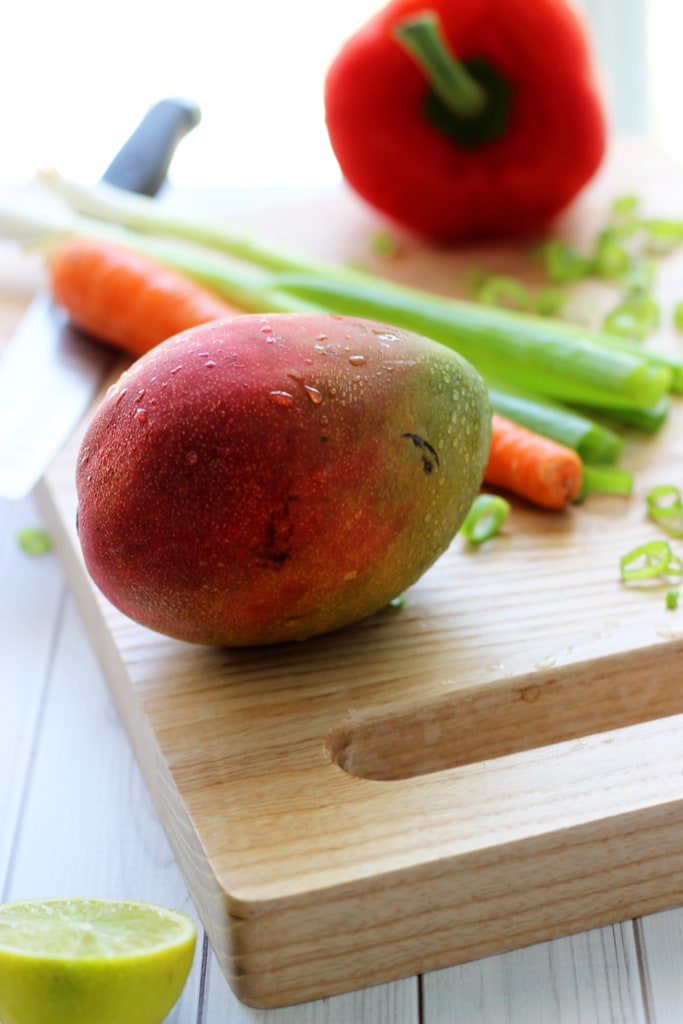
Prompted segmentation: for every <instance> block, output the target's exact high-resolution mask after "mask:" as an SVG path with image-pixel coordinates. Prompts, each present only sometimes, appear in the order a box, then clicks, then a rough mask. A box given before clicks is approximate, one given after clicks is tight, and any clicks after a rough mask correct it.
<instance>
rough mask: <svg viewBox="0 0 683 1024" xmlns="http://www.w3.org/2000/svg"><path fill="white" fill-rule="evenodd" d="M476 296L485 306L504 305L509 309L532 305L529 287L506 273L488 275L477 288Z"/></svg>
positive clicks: (526, 307)
mask: <svg viewBox="0 0 683 1024" xmlns="http://www.w3.org/2000/svg"><path fill="white" fill-rule="evenodd" d="M476 298H477V301H478V302H482V303H483V304H484V305H485V306H504V307H506V308H508V309H528V308H529V305H530V301H529V292H528V290H527V288H525V286H524V285H523V284H522V283H521V281H517V280H516V279H515V278H514V277H507V276H506V275H504V274H492V275H491V276H490V277H487V278H486V279H485V280H484V281H483V282H482V283H481V284H480V286H479V288H478V289H477V292H476Z"/></svg>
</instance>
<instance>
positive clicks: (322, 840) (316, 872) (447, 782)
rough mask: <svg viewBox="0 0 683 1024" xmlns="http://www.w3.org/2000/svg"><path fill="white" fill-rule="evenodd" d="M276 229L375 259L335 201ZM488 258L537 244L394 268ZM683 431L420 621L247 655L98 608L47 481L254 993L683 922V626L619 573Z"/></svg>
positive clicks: (235, 975) (92, 612) (351, 980)
mask: <svg viewBox="0 0 683 1024" xmlns="http://www.w3.org/2000/svg"><path fill="white" fill-rule="evenodd" d="M622 160H623V155H622V154H620V160H619V161H618V162H617V164H616V165H615V163H614V161H613V162H612V164H611V165H610V167H609V168H608V169H607V172H606V174H605V176H604V177H603V178H602V179H601V180H600V181H599V182H597V183H596V188H595V189H594V190H593V191H592V192H591V193H590V194H589V195H588V196H587V197H586V201H585V203H584V204H583V205H582V206H581V208H579V209H577V210H576V211H574V213H573V215H572V219H571V221H568V222H567V224H566V225H564V231H565V232H567V231H569V232H574V233H575V236H576V237H577V238H580V237H581V234H582V232H583V233H586V232H589V231H591V230H595V228H596V226H597V224H598V223H599V217H600V214H601V211H604V207H605V204H606V202H607V199H608V197H609V196H610V195H611V194H612V193H615V192H618V191H619V190H620V189H621V188H622V182H621V177H620V175H622V174H623V173H624V172H626V171H628V172H629V174H630V177H628V180H629V182H631V181H632V180H633V164H632V163H627V162H623V163H622ZM638 168H639V171H640V174H641V178H640V187H641V188H642V189H643V190H644V194H645V196H646V198H647V201H648V202H651V203H652V204H653V206H654V207H655V210H659V211H660V212H663V213H665V214H666V215H670V214H672V213H676V212H679V209H680V205H681V194H680V193H681V178H680V172H679V171H678V169H674V168H672V167H671V166H670V165H669V164H668V163H667V162H666V161H659V160H658V159H654V158H652V157H651V155H650V153H649V151H646V152H645V153H644V154H643V156H642V158H641V160H640V163H639V164H638ZM676 185H677V186H678V190H676ZM676 201H677V203H678V209H677V208H676V207H675V203H676ZM219 214H220V210H219ZM245 222H247V223H248V224H250V225H254V226H255V227H256V228H257V229H258V228H260V227H262V226H263V225H262V224H261V223H260V222H259V216H256V215H254V216H250V215H247V216H245ZM264 223H267V224H268V225H269V226H270V228H271V231H272V233H273V234H274V235H275V236H280V237H282V238H285V239H287V238H290V239H293V240H294V241H296V242H297V243H299V244H301V245H304V246H306V247H308V248H310V249H312V250H314V251H320V252H322V253H323V254H324V255H334V256H336V257H337V258H340V259H347V258H348V259H357V258H359V254H362V253H365V254H368V253H369V252H370V248H371V246H370V239H371V234H372V232H373V231H376V230H377V224H376V223H375V222H374V221H373V219H372V217H371V216H370V215H369V213H368V211H366V210H364V209H363V208H362V207H360V206H359V205H358V204H356V203H355V202H354V201H353V200H352V198H351V197H349V196H347V195H344V194H340V195H339V196H334V197H331V198H330V197H323V198H320V199H314V200H312V201H309V202H307V203H306V204H303V205H302V206H301V207H291V206H287V205H283V206H278V207H277V208H276V209H274V210H272V211H271V212H270V214H269V219H268V220H267V222H264ZM483 260H486V261H487V265H488V266H490V267H493V268H495V269H501V268H503V267H508V268H512V267H515V268H517V269H516V271H515V272H516V273H519V272H520V269H523V268H525V267H526V265H527V264H526V262H525V257H524V254H523V252H522V251H521V249H520V248H516V249H515V248H512V247H511V248H510V249H504V250H502V249H495V250H494V249H488V250H481V251H476V252H473V251H468V252H467V253H461V254H459V255H458V256H455V255H453V254H448V253H438V252H437V253H435V252H432V251H428V250H425V249H424V248H423V247H419V246H417V245H413V246H412V247H411V245H410V244H409V243H406V247H405V250H404V254H403V256H402V258H401V259H400V261H399V262H398V263H392V265H391V267H389V268H386V270H387V272H389V271H391V272H392V273H393V276H394V277H396V278H399V279H401V277H405V279H407V280H410V281H412V282H415V283H420V284H424V283H427V282H430V283H431V284H432V285H433V286H434V287H435V289H437V290H445V289H446V283H447V282H453V281H459V282H461V281H462V277H463V274H464V271H465V269H466V268H467V266H471V265H473V264H476V263H477V261H483ZM368 261H369V262H370V261H371V258H368ZM679 266H680V264H679ZM675 270H676V260H672V261H671V263H670V264H669V265H668V268H667V274H668V275H669V276H668V278H667V275H666V274H664V275H663V280H662V288H663V291H664V298H665V299H668V300H673V298H674V297H675V283H676V278H675ZM524 272H526V271H524ZM661 335H662V337H661V338H660V339H658V340H660V341H661V342H662V343H663V344H674V343H675V339H674V338H673V337H672V334H671V332H670V331H669V332H667V331H666V330H665V329H663V331H662V332H661ZM680 428H681V419H680V410H676V411H675V414H674V415H673V416H672V418H671V422H670V423H669V424H668V425H667V427H666V428H665V430H664V431H663V432H662V434H661V436H659V437H657V438H656V439H655V440H649V441H643V440H642V439H636V438H633V439H632V440H630V441H629V444H628V445H627V451H626V453H625V457H624V460H623V461H624V463H625V464H626V465H628V466H629V468H632V469H633V470H634V471H635V472H636V481H637V485H636V492H635V494H634V495H633V497H632V498H631V499H629V500H625V499H623V498H591V499H590V500H589V501H587V502H586V503H585V504H583V505H581V506H577V507H574V508H571V509H569V510H568V511H567V512H566V513H563V514H561V515H549V514H547V513H539V512H535V511H534V510H532V509H530V508H527V507H524V506H522V505H521V504H519V503H515V504H514V507H513V514H512V516H511V519H510V521H509V523H508V525H507V527H506V529H505V531H504V533H503V534H502V535H500V536H499V537H497V538H495V539H494V540H493V541H491V542H489V543H488V544H487V545H486V546H484V547H483V548H481V549H478V550H476V551H472V550H469V549H468V548H467V547H466V546H465V545H464V544H463V543H462V542H461V541H460V540H459V539H456V541H455V542H454V543H453V545H452V546H451V549H450V550H449V551H448V552H447V554H446V555H445V556H443V557H442V558H441V559H440V560H439V562H438V563H437V564H436V565H435V566H434V567H433V569H432V570H430V571H429V572H428V573H427V574H426V576H425V577H424V578H423V579H422V580H421V581H420V582H419V583H418V584H417V585H416V586H415V587H413V588H411V590H410V591H409V593H408V594H407V600H406V604H405V606H404V607H403V608H402V609H399V610H387V611H386V612H384V613H382V614H380V615H378V616H375V617H373V618H372V619H369V620H367V621H366V622H364V623H361V624H359V625H357V626H355V627H352V628H350V629H347V630H344V631H342V632H340V633H338V634H334V635H331V636H328V637H323V638H319V639H316V640H313V641H307V642H306V643H305V644H301V645H295V646H287V647H281V648H273V649H270V650H261V651H232V652H231V651H215V650H205V649H201V648H195V647H191V646H189V645H183V644H179V643H176V642H174V641H170V640H168V639H166V638H163V637H160V636H158V635H156V634H152V633H150V632H148V631H146V630H144V629H142V628H141V627H138V626H136V625H135V624H134V623H131V622H130V621H128V620H126V619H124V618H123V617H122V616H121V615H119V614H118V613H117V612H116V611H115V610H114V609H113V608H111V606H109V605H108V604H107V602H106V601H104V599H103V598H102V597H101V596H100V595H99V594H98V593H97V592H96V591H95V589H94V588H93V587H92V585H91V584H90V582H89V580H88V578H87V575H86V573H85V571H84V568H83V565H82V561H81V557H80V552H79V549H78V544H77V538H76V535H75V526H74V524H75V494H74V486H73V473H74V465H75V459H76V453H77V447H78V443H79V435H78V434H77V435H76V436H74V438H72V439H71V441H70V442H69V444H68V445H67V446H66V447H65V449H64V451H63V452H62V454H61V455H60V457H59V459H58V460H57V462H56V463H55V465H54V466H53V467H52V468H51V470H50V472H49V473H48V475H47V477H46V479H45V481H44V482H43V484H42V486H41V489H40V499H41V504H42V507H43V510H44V514H45V516H46V519H47V521H48V523H49V525H50V527H51V529H52V530H53V532H54V533H55V536H56V537H57V541H58V546H59V550H60V552H61V555H62V558H63V562H64V565H65V567H66V571H67V575H68V578H69V579H70V582H71V585H72V589H73V592H74V594H75V596H76V599H77V600H78V603H79V606H80V609H81V613H82V615H83V617H84V621H85V622H86V624H87V627H88V630H89V633H90V636H91V638H92V640H93V643H94V645H95V648H96V650H97V652H98V655H99V657H100V660H101V664H102V666H103V669H104V672H105V675H106V677H107V680H108V682H109V685H110V687H111V690H112V694H113V696H114V699H115V701H116V703H117V707H118V709H119V712H120V714H121V716H122V719H123V721H124V722H125V724H126V727H127V729H128V732H129V735H130V737H131V741H132V743H133V746H134V749H135V751H136V753H137V756H138V759H139V761H140V765H141V768H142V771H143V774H144V777H145V779H146V781H147V784H148V786H149V788H150V791H151V794H152V796H153V798H154V800H155V803H156V806H157V809H158V811H159V814H160V816H161V819H162V821H163V822H164V825H165V828H166V830H167V833H168V836H169V839H170V842H171V844H172V846H173V849H174V851H175V854H176V857H177V858H178V861H179V863H180V865H181V868H182V870H183V872H184V875H185V878H186V880H187V883H188V885H189V888H190V891H191V893H192V895H193V897H194V899H195V902H196V904H197V907H198V909H199V912H200V915H201V917H202V920H203V923H204V926H205V928H206V930H207V933H208V935H209V937H210V939H211V942H212V945H213V947H214V950H215V953H216V956H217V958H218V961H219V962H220V964H221V967H222V969H223V970H224V972H225V974H226V976H227V977H228V980H229V981H230V983H231V985H232V986H233V988H234V990H235V992H236V993H237V995H238V996H239V998H241V999H243V1000H244V1001H245V1002H248V1003H251V1004H253V1005H257V1006H281V1005H285V1004H290V1003H296V1002H300V1001H302V1000H309V999H314V998H319V997H321V996H326V995H330V994H332V993H335V992H341V991H348V990H350V989H355V988H359V987H361V986H366V985H372V984H375V983H377V982H380V981H386V980H389V979H393V978H398V977H402V976H407V975H412V974H415V973H417V972H422V971H430V970H435V969H437V968H444V967H446V966H447V965H450V964H454V963H458V962H464V961H471V960H473V959H475V958H479V957H484V956H488V955H490V954H493V953H499V952H501V951H503V950H509V949H516V948H519V947H522V946H526V945H528V944H530V943H533V942H537V941H538V940H540V939H547V938H551V937H553V936H565V935H569V934H570V933H572V932H577V931H583V930H585V929H587V928H592V927H594V926H596V925H601V924H605V923H608V922H614V921H619V920H623V919H624V918H626V917H634V916H637V915H640V914H644V913H649V912H650V911H653V910H658V909H661V908H663V907H669V906H674V905H675V904H677V903H680V902H681V897H682V896H683V857H682V856H681V854H680V850H681V845H682V844H681V840H682V839H683V763H682V759H683V754H682V753H681V733H682V731H683V717H681V716H682V715H683V698H682V697H681V694H680V688H679V686H678V680H679V677H680V664H681V662H680V658H681V650H682V647H681V644H682V640H683V628H682V627H681V620H680V613H672V612H671V611H670V610H668V609H666V607H665V605H664V600H663V594H662V592H661V591H653V590H648V591H646V592H644V591H642V590H638V591H635V590H632V589H629V588H626V587H624V586H623V585H622V584H621V583H620V582H619V578H618V562H619V557H620V555H621V554H623V553H624V552H625V551H626V550H628V549H629V548H630V547H632V546H634V545H635V544H636V543H640V542H641V541H643V540H645V539H649V538H650V537H651V536H653V535H656V532H655V531H654V529H653V527H652V526H651V525H649V524H648V523H647V521H646V519H645V516H644V508H643V498H644V494H645V493H646V491H647V490H648V489H649V487H650V486H652V485H653V484H656V483H665V482H670V481H672V480H674V481H675V480H677V479H678V480H680V476H681V460H682V457H683V453H682V452H681V446H680V441H679V437H680Z"/></svg>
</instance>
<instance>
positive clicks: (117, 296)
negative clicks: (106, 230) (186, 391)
mask: <svg viewBox="0 0 683 1024" xmlns="http://www.w3.org/2000/svg"><path fill="white" fill-rule="evenodd" d="M49 275H50V285H51V290H52V295H53V298H54V300H55V302H56V303H57V304H58V305H60V306H62V307H63V308H64V309H65V310H66V312H67V313H68V315H69V318H70V319H71V321H72V322H73V323H74V324H75V325H76V326H77V327H79V328H81V329H82V330H84V331H86V332H87V333H88V334H92V335H93V336H94V337H96V338H98V339H100V340H101V341H104V342H107V343H109V344H111V345H114V346H115V347H116V348H121V349H123V350H124V351H126V352H128V353H129V354H130V355H133V356H135V357H137V356H140V355H142V354H143V353H145V352H147V351H148V350H149V349H151V348H153V347H154V346H155V345H158V344H159V343H160V342H162V341H164V340H165V339H166V338H169V337H171V336H172V335H174V334H178V333H180V331H184V330H187V329H188V328H190V327H197V326H198V325H199V324H201V323H206V322H208V321H210V320H218V319H222V318H224V317H230V316H235V315H236V314H237V312H238V310H237V309H236V308H235V307H233V306H230V305H228V304H227V303H226V302H224V301H223V300H222V299H220V298H218V296H217V295H214V294H213V293H212V292H210V291H209V290H208V289H206V288H205V287H204V286H203V285H199V284H197V283H196V282H195V281H193V280H192V279H191V278H189V277H187V276H185V275H184V274H182V273H181V272H179V271H176V270H173V269H172V268H170V267H167V266H165V265H164V264H162V263H160V262H157V261H156V260H154V259H152V258H151V257H149V256H147V255H144V254H143V253H139V252H135V251H134V250H132V249H127V248H125V247H124V246H122V245H119V244H117V243H114V242H111V241H109V240H103V239H98V238H89V237H85V236H84V237H81V236H75V237H72V238H69V239H67V240H66V241H65V242H62V243H61V244H60V245H59V246H58V247H57V248H56V249H55V250H54V251H53V253H52V255H51V258H50V265H49ZM239 312H241V311H239Z"/></svg>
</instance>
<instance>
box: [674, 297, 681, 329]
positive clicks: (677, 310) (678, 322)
mask: <svg viewBox="0 0 683 1024" xmlns="http://www.w3.org/2000/svg"><path fill="white" fill-rule="evenodd" d="M673 321H674V327H675V328H676V330H677V331H683V301H680V302H677V303H676V305H675V306H674V312H673Z"/></svg>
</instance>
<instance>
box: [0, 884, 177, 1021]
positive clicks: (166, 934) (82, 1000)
mask: <svg viewBox="0 0 683 1024" xmlns="http://www.w3.org/2000/svg"><path fill="white" fill-rule="evenodd" d="M195 942H196V929H195V926H194V922H193V921H192V919H191V918H190V917H188V916H187V915H186V914H181V913H179V912H178V911H175V910H169V909H167V908H166V907H159V906H156V905H155V904H152V903H145V902H142V901H139V900H99V899H87V898H58V899H45V900H25V901H21V902H17V903H4V904H0V1021H2V1024H161V1021H163V1020H164V1018H165V1017H166V1016H167V1014H168V1013H169V1011H170V1010H171V1008H172V1006H173V1005H174V1003H175V1002H176V1001H177V999H178V997H179V996H180V993H181V992H182V990H183V987H184V985H185V982H186V981H187V976H188V974H189V972H190V968H191V966H192V959H193V955H194V948H195Z"/></svg>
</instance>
